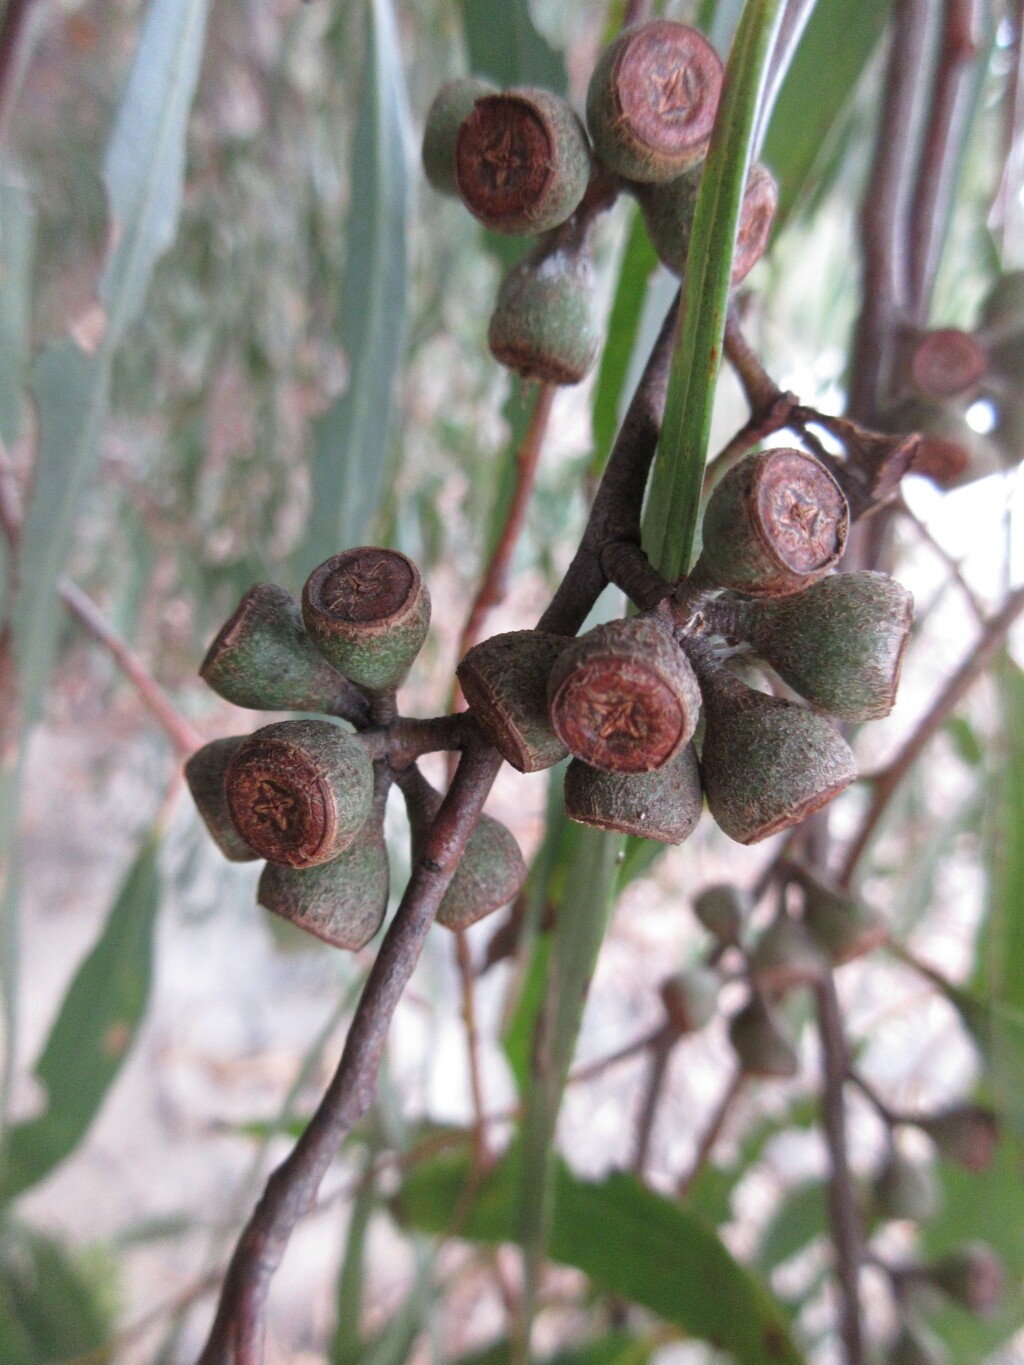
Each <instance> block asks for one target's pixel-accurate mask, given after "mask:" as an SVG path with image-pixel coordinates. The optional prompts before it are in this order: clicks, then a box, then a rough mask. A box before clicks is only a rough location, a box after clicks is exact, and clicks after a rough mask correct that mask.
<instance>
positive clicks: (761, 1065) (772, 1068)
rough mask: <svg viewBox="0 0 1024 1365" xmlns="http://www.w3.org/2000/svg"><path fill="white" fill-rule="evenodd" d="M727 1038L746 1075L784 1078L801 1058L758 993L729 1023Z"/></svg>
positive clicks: (796, 1068) (773, 1012)
mask: <svg viewBox="0 0 1024 1365" xmlns="http://www.w3.org/2000/svg"><path fill="white" fill-rule="evenodd" d="M729 1042H730V1043H731V1044H732V1048H733V1051H734V1052H735V1053H736V1056H737V1058H738V1059H739V1063H740V1066H741V1067H742V1069H743V1071H744V1073H745V1074H746V1075H748V1076H763V1077H765V1078H766V1079H768V1078H774V1079H776V1080H786V1079H788V1078H789V1077H791V1076H795V1075H796V1074H797V1072H798V1071H799V1070H800V1058H799V1057H798V1056H797V1051H796V1048H795V1047H794V1045H793V1042H792V1039H791V1038H790V1037H789V1035H788V1034H787V1033H786V1031H785V1029H784V1028H783V1026H782V1024H781V1022H780V1020H779V1017H778V1015H777V1013H776V1012H775V1010H773V1009H772V1008H771V1007H770V1006H769V1005H768V1004H767V1003H766V1002H765V1001H764V1000H763V999H762V997H761V996H760V995H753V996H751V998H750V1003H749V1004H747V1005H745V1006H744V1007H743V1009H741V1010H740V1012H739V1013H738V1014H734V1015H733V1017H732V1019H731V1020H730V1023H729Z"/></svg>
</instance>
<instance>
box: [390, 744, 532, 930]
mask: <svg viewBox="0 0 1024 1365" xmlns="http://www.w3.org/2000/svg"><path fill="white" fill-rule="evenodd" d="M399 782H400V785H401V788H402V794H403V796H404V797H405V805H406V810H407V811H408V812H409V827H410V830H411V833H412V855H413V858H414V859H418V858H419V857H420V856H421V852H422V848H423V843H424V840H425V839H426V837H427V834H428V832H429V830H430V826H431V823H432V821H433V819H434V816H435V815H436V814H437V812H438V810H439V809H440V807H441V800H442V798H441V795H440V793H439V792H436V791H435V790H434V788H433V787H432V786H431V785H430V783H429V782H427V781H426V779H425V778H424V777H422V776H421V774H420V773H419V771H418V769H416V768H411V769H409V771H408V772H407V773H404V774H402V776H401V777H400V778H399ZM525 881H526V864H525V863H524V862H523V855H522V854H521V853H520V851H519V845H518V844H517V843H516V841H515V838H514V837H513V835H512V833H511V831H510V830H508V829H506V827H505V826H504V825H503V824H502V823H501V822H500V821H499V820H494V819H492V818H491V816H489V815H481V816H480V818H479V820H477V822H476V826H475V827H474V829H473V833H472V834H471V835H470V836H469V840H468V842H467V844H466V847H465V850H464V851H463V854H462V859H461V861H460V863H459V866H458V868H457V869H456V871H455V875H454V876H453V877H452V879H451V881H450V882H449V883H448V889H447V890H446V891H445V893H444V896H443V897H442V899H441V904H440V906H439V907H438V911H437V922H438V923H439V924H443V925H444V926H445V928H446V929H467V928H468V927H469V926H470V925H471V924H475V923H476V921H477V920H478V919H483V917H484V916H485V915H489V914H490V913H491V912H492V911H493V910H500V909H501V907H502V906H503V905H508V903H509V901H512V900H515V898H516V896H518V894H519V892H520V891H521V890H522V887H523V883H524V882H525Z"/></svg>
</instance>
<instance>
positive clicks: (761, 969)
mask: <svg viewBox="0 0 1024 1365" xmlns="http://www.w3.org/2000/svg"><path fill="white" fill-rule="evenodd" d="M749 965H750V974H751V976H752V977H753V979H754V982H755V984H756V985H757V988H758V990H759V991H763V992H764V993H765V994H767V995H784V994H785V993H786V992H787V991H791V990H793V989H794V988H795V987H797V986H816V985H818V984H819V982H821V981H822V980H824V977H825V973H826V971H827V970H828V963H827V962H826V961H825V958H824V957H823V956H822V954H821V951H820V949H819V948H818V946H817V944H816V943H815V942H814V939H813V938H812V937H811V935H810V934H809V933H808V932H807V929H806V928H805V927H804V925H803V924H802V923H801V922H800V920H798V919H793V918H792V916H790V915H786V914H782V915H778V916H777V917H776V918H775V919H774V920H773V921H772V922H771V924H770V925H769V926H768V928H767V929H765V931H764V933H763V934H762V935H761V936H760V938H759V939H758V940H757V942H756V943H755V945H754V947H753V949H752V951H751V953H750V958H749Z"/></svg>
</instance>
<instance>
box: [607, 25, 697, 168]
mask: <svg viewBox="0 0 1024 1365" xmlns="http://www.w3.org/2000/svg"><path fill="white" fill-rule="evenodd" d="M721 88H722V63H721V60H720V59H719V56H718V53H717V52H716V51H715V49H714V48H713V47H712V46H711V44H710V43H709V42H708V41H707V39H706V38H705V37H704V36H703V35H702V34H701V33H698V31H697V30H696V29H694V28H690V27H689V26H688V25H686V24H679V23H675V22H673V21H671V20H668V19H654V20H652V21H651V22H650V23H645V24H638V25H636V26H635V27H633V28H630V29H627V30H626V32H625V33H622V34H620V35H619V37H618V38H616V39H615V41H614V42H613V43H612V44H611V45H610V46H609V47H607V48H606V49H605V51H604V52H603V53H602V54H601V57H600V60H599V61H598V63H597V66H596V67H595V68H594V74H593V75H592V76H591V78H590V86H589V89H588V90H587V127H588V128H589V130H590V136H591V137H592V138H593V141H594V149H595V151H596V152H597V154H598V156H599V157H600V158H601V160H602V161H603V162H604V163H605V165H606V166H608V167H609V169H610V170H613V171H614V172H615V173H616V174H617V175H621V176H622V177H623V178H624V179H626V180H634V181H643V182H657V181H663V180H671V179H672V178H673V177H675V176H677V175H680V174H681V173H682V172H683V171H685V170H687V169H688V168H689V167H690V166H693V165H694V164H695V163H696V162H698V161H700V160H701V159H702V158H703V156H704V154H705V152H706V151H707V146H708V142H709V140H710V138H711V129H712V127H713V126H714V122H715V112H716V110H717V109H718V98H719V95H720V93H721Z"/></svg>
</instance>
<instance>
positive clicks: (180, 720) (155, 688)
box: [60, 578, 203, 758]
mask: <svg viewBox="0 0 1024 1365" xmlns="http://www.w3.org/2000/svg"><path fill="white" fill-rule="evenodd" d="M60 595H61V597H62V598H63V599H64V602H65V604H66V605H67V606H68V607H69V608H70V609H71V611H72V612H73V613H74V615H75V616H76V617H77V618H78V620H79V621H81V623H82V625H84V626H85V628H86V629H87V630H88V631H89V633H90V635H93V636H94V637H95V638H96V639H97V640H99V642H100V644H102V645H103V646H104V648H105V649H106V650H108V651H109V653H110V654H111V655H112V656H113V658H114V661H115V662H116V664H117V666H118V668H120V670H121V672H122V673H123V674H124V675H125V677H126V678H127V679H128V680H129V682H131V684H132V686H133V687H134V688H135V690H136V691H137V692H138V694H139V696H140V697H141V698H142V700H143V702H144V703H145V704H146V707H147V708H148V710H149V711H150V713H151V714H152V715H153V716H154V717H155V719H156V720H157V721H158V722H159V724H160V727H161V729H162V730H163V732H164V734H166V735H167V737H168V739H170V741H171V743H172V744H173V745H174V747H175V748H176V749H177V751H178V753H179V754H180V755H181V756H182V757H183V758H185V757H187V756H188V755H189V754H191V753H193V752H194V751H195V750H196V749H198V748H199V746H200V745H201V744H202V742H203V738H202V736H201V735H200V734H199V732H198V730H196V729H194V728H193V726H191V725H190V724H189V723H188V721H187V720H186V719H185V717H184V716H183V715H181V713H180V712H179V711H178V709H177V708H176V707H175V705H174V704H173V702H172V701H171V699H170V697H168V695H167V693H166V692H165V691H164V690H163V688H162V687H161V686H160V684H159V683H158V682H157V681H156V679H155V678H154V677H153V675H152V674H151V673H150V671H149V669H148V668H147V667H146V665H145V664H144V663H143V662H142V660H141V659H140V658H139V656H138V655H137V654H135V653H134V652H133V651H132V650H131V649H129V648H128V646H127V645H126V644H125V642H124V641H123V640H122V639H121V637H120V636H119V635H118V634H117V632H116V631H115V630H114V628H113V627H112V626H111V625H110V623H109V621H107V619H106V617H105V616H104V615H103V613H102V612H101V611H100V609H99V608H98V607H97V606H96V604H95V602H93V600H92V598H91V597H88V596H87V595H86V594H85V593H84V592H83V591H82V589H81V588H80V587H78V585H77V584H76V583H73V582H72V581H71V579H70V578H62V579H61V580H60Z"/></svg>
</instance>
